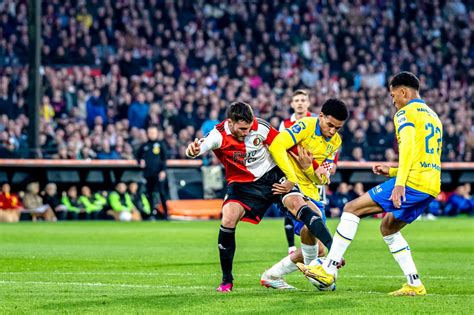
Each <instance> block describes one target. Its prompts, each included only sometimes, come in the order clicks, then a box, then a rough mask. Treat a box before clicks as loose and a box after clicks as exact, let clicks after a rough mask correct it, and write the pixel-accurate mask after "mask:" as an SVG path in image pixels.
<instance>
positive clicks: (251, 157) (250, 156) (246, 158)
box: [232, 150, 258, 165]
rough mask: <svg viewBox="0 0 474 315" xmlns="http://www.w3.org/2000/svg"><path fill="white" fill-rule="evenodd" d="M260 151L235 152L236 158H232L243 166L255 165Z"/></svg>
mask: <svg viewBox="0 0 474 315" xmlns="http://www.w3.org/2000/svg"><path fill="white" fill-rule="evenodd" d="M257 152H258V150H253V151H250V152H234V156H233V157H232V158H233V160H234V162H235V163H239V164H242V165H246V164H250V163H253V162H255V161H256V160H257V158H256V157H255V156H256V155H257Z"/></svg>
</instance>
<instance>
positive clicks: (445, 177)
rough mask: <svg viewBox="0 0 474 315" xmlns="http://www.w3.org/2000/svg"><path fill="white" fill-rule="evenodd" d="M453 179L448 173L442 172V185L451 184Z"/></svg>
mask: <svg viewBox="0 0 474 315" xmlns="http://www.w3.org/2000/svg"><path fill="white" fill-rule="evenodd" d="M452 181H453V178H452V176H451V174H449V173H448V172H441V183H442V184H451V182H452Z"/></svg>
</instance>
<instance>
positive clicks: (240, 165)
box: [199, 118, 278, 183]
mask: <svg viewBox="0 0 474 315" xmlns="http://www.w3.org/2000/svg"><path fill="white" fill-rule="evenodd" d="M277 134H278V131H277V130H276V129H275V128H273V127H272V126H270V124H269V123H268V122H266V121H265V120H263V119H260V118H256V119H255V120H254V122H253V125H252V127H251V130H250V133H249V134H248V135H247V136H246V137H245V138H244V140H243V141H239V140H238V139H237V138H235V137H234V136H233V135H232V133H231V132H230V129H229V123H228V121H227V120H225V121H222V122H221V123H219V124H217V125H216V126H215V127H214V129H212V130H211V132H209V134H208V135H207V136H206V137H205V138H204V139H202V140H201V143H200V147H201V151H200V153H199V155H202V154H204V153H205V152H207V151H209V150H212V151H213V152H214V154H215V155H216V157H217V158H218V159H219V160H220V161H221V163H222V164H223V165H224V168H225V173H226V179H227V182H228V183H232V182H243V183H245V182H253V181H256V180H258V179H259V178H260V177H262V176H263V175H264V174H265V173H267V172H268V171H269V170H271V169H272V168H274V167H275V165H276V164H275V162H274V161H273V158H272V156H271V155H270V152H269V151H268V146H269V145H270V144H271V142H272V141H273V138H275V136H276V135H277Z"/></svg>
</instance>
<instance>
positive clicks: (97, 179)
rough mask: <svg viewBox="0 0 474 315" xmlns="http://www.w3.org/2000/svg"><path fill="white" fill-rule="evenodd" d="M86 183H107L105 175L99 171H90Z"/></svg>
mask: <svg viewBox="0 0 474 315" xmlns="http://www.w3.org/2000/svg"><path fill="white" fill-rule="evenodd" d="M86 182H87V183H93V184H102V183H104V182H105V179H104V173H103V172H102V171H98V170H93V171H89V173H88V174H87V177H86Z"/></svg>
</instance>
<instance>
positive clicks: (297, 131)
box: [291, 125, 301, 133]
mask: <svg viewBox="0 0 474 315" xmlns="http://www.w3.org/2000/svg"><path fill="white" fill-rule="evenodd" d="M291 131H293V133H300V132H301V126H300V125H294V126H293V127H291Z"/></svg>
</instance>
